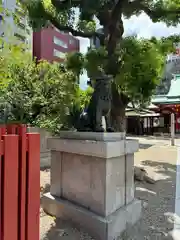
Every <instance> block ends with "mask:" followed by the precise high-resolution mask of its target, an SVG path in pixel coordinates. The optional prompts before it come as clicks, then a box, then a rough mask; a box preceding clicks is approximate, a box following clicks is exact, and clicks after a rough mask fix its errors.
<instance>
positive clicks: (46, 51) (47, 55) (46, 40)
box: [33, 27, 79, 62]
mask: <svg viewBox="0 0 180 240" xmlns="http://www.w3.org/2000/svg"><path fill="white" fill-rule="evenodd" d="M77 51H79V40H78V39H77V38H75V37H73V36H72V35H70V34H67V33H64V32H63V31H59V30H58V29H56V28H54V27H49V28H45V29H42V30H41V31H38V32H34V33H33V56H34V57H36V58H37V61H38V60H41V59H44V60H48V61H50V62H53V61H56V62H63V61H64V58H65V54H66V53H68V52H77Z"/></svg>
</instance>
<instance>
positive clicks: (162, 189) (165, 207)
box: [41, 138, 180, 240]
mask: <svg viewBox="0 0 180 240" xmlns="http://www.w3.org/2000/svg"><path fill="white" fill-rule="evenodd" d="M179 143H180V141H179V140H177V141H176V144H178V145H179ZM176 159H177V147H171V146H169V140H163V139H162V140H161V139H147V138H145V139H143V138H140V150H139V152H137V153H136V154H135V165H136V166H143V167H144V168H145V169H146V170H147V171H148V173H149V175H150V176H152V177H153V178H154V179H155V180H157V182H156V184H154V185H150V184H147V183H140V182H137V183H136V193H135V194H136V197H137V198H139V199H141V200H142V201H143V206H144V207H143V214H142V219H141V220H140V221H139V222H138V223H137V224H136V225H135V226H134V227H133V228H131V229H129V230H128V234H127V235H126V236H124V237H123V238H122V239H123V240H125V239H126V240H144V239H146V240H165V239H168V240H176V239H175V238H172V237H171V235H170V231H171V230H172V229H173V226H174V218H175V215H174V211H175V190H176ZM49 180H50V172H49V171H41V185H42V186H44V187H45V186H46V190H47V189H48V187H49ZM58 239H62V240H79V239H86V240H87V239H92V238H91V237H90V236H89V235H88V234H86V233H84V232H83V231H79V230H77V229H76V228H74V227H73V226H72V225H71V224H70V223H66V222H61V221H60V220H57V219H55V218H53V217H50V216H47V215H46V214H44V213H43V212H41V240H58Z"/></svg>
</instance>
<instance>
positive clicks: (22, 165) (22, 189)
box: [17, 125, 27, 240]
mask: <svg viewBox="0 0 180 240" xmlns="http://www.w3.org/2000/svg"><path fill="white" fill-rule="evenodd" d="M17 130H18V132H17V133H18V135H19V205H18V208H19V237H18V240H25V226H26V223H25V221H26V150H27V141H26V125H20V126H18V129H17Z"/></svg>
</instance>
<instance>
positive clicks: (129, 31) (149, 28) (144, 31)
mask: <svg viewBox="0 0 180 240" xmlns="http://www.w3.org/2000/svg"><path fill="white" fill-rule="evenodd" d="M124 30H125V33H124V35H125V36H127V35H134V34H136V35H137V36H138V37H144V38H150V37H152V36H155V37H157V38H160V37H163V36H164V37H167V36H169V35H173V34H180V25H179V26H177V27H167V26H166V25H165V24H164V23H161V22H159V23H153V22H152V21H151V20H150V18H149V17H148V16H147V15H146V14H144V13H143V14H141V15H140V16H138V17H136V16H133V17H131V18H130V19H129V20H127V19H125V20H124ZM79 40H80V52H82V53H86V51H87V47H88V46H89V40H88V39H85V38H80V37H79ZM87 79H88V78H87V75H86V73H84V74H83V75H82V76H81V78H80V86H81V88H82V89H86V87H87V85H86V82H87Z"/></svg>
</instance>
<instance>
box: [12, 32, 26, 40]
mask: <svg viewBox="0 0 180 240" xmlns="http://www.w3.org/2000/svg"><path fill="white" fill-rule="evenodd" d="M14 36H15V37H16V38H17V39H18V40H20V41H22V42H25V41H26V37H25V36H22V35H20V34H19V33H15V34H14Z"/></svg>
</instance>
